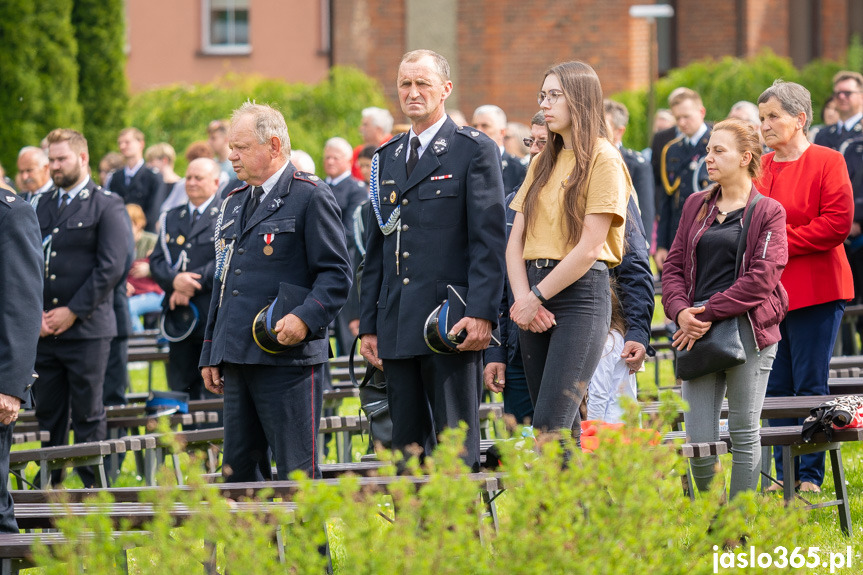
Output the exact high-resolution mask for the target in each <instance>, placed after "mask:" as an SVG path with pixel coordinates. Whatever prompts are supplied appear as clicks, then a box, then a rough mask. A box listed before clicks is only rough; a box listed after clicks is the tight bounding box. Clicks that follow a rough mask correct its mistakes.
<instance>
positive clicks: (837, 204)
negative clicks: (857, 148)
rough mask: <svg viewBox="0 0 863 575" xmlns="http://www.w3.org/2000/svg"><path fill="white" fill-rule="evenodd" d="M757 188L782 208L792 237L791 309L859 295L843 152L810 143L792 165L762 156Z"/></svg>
mask: <svg viewBox="0 0 863 575" xmlns="http://www.w3.org/2000/svg"><path fill="white" fill-rule="evenodd" d="M758 189H759V190H761V193H762V194H764V195H765V196H767V197H769V198H773V199H774V200H776V201H778V202H779V203H780V204H782V207H783V208H785V215H786V222H787V226H786V232H787V234H788V266H787V267H786V268H785V272H783V274H782V283H783V285H784V286H785V288H786V289H787V290H788V299H789V308H790V309H792V310H795V309H800V308H802V307H807V306H811V305H817V304H822V303H827V302H831V301H836V300H849V299H852V298H853V297H854V280H853V279H852V277H851V266H849V265H848V258H847V257H846V256H845V248H844V247H843V245H842V244H843V242H844V241H845V239H846V238H847V237H848V233H849V232H850V231H851V223H852V221H853V219H854V197H853V194H852V191H851V180H850V179H849V178H848V168H847V167H846V165H845V160H844V158H843V157H842V154H840V153H839V152H837V151H836V150H831V149H829V148H825V147H823V146H816V145H814V144H813V145H811V146H809V147H808V148H807V149H806V151H805V152H803V155H801V156H800V158H798V159H797V160H795V161H793V162H775V161H774V153H773V152H771V153H769V154H766V155H765V156H764V157H762V158H761V179H759V180H758Z"/></svg>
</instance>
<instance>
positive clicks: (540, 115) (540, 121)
mask: <svg viewBox="0 0 863 575" xmlns="http://www.w3.org/2000/svg"><path fill="white" fill-rule="evenodd" d="M530 125H531V126H545V113H544V112H543V111H542V110H540V111H539V112H537V113H536V114H534V115H533V118H531V119H530Z"/></svg>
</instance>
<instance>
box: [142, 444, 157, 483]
mask: <svg viewBox="0 0 863 575" xmlns="http://www.w3.org/2000/svg"><path fill="white" fill-rule="evenodd" d="M156 451H158V450H157V449H148V450H147V451H146V453H144V482H145V483H146V484H147V485H148V486H150V487H152V486H153V485H156V468H157V467H158V465H159V462H158V459H157V458H156Z"/></svg>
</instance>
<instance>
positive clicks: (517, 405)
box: [503, 351, 533, 425]
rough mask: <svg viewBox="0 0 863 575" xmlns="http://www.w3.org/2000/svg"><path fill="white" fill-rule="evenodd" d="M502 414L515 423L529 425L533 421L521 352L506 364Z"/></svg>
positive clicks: (531, 405)
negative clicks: (509, 416) (506, 414)
mask: <svg viewBox="0 0 863 575" xmlns="http://www.w3.org/2000/svg"><path fill="white" fill-rule="evenodd" d="M503 412H504V413H508V414H510V415H512V416H513V417H514V418H515V421H516V423H518V424H525V425H530V422H531V421H532V420H533V402H531V401H530V391H529V390H528V389H527V376H525V375H524V364H523V363H522V361H521V351H517V353H516V356H515V357H514V358H513V359H512V361H510V362H509V363H507V364H506V386H505V387H504V388H503Z"/></svg>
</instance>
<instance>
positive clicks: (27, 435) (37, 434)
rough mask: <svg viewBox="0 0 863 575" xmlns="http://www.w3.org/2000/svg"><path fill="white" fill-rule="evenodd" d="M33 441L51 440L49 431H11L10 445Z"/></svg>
mask: <svg viewBox="0 0 863 575" xmlns="http://www.w3.org/2000/svg"><path fill="white" fill-rule="evenodd" d="M34 441H51V432H49V431H25V432H20V433H19V432H13V433H12V445H21V444H22V443H32V442H34Z"/></svg>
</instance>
